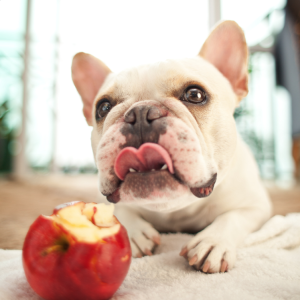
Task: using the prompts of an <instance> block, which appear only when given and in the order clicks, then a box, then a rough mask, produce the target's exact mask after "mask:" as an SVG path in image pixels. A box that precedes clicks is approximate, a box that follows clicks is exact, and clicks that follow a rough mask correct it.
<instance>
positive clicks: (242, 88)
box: [199, 21, 248, 100]
mask: <svg viewBox="0 0 300 300" xmlns="http://www.w3.org/2000/svg"><path fill="white" fill-rule="evenodd" d="M199 55H200V56H202V57H203V58H205V59H206V60H208V61H209V62H210V63H212V64H213V65H214V66H215V67H216V68H217V69H218V70H219V71H220V72H221V73H222V74H223V75H224V76H225V77H226V78H227V79H228V80H229V82H230V84H231V86H232V88H233V90H234V92H235V94H236V95H237V97H238V99H239V100H241V99H242V98H244V97H245V96H246V95H247V94H248V48H247V43H246V39H245V35H244V32H243V30H242V29H241V27H240V26H239V25H238V24H237V23H236V22H234V21H224V22H222V23H220V24H219V25H217V26H216V27H215V28H214V29H213V30H212V32H211V33H210V35H209V37H208V38H207V40H206V41H205V43H204V45H203V46H202V48H201V50H200V52H199Z"/></svg>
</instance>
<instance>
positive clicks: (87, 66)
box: [72, 52, 111, 125]
mask: <svg viewBox="0 0 300 300" xmlns="http://www.w3.org/2000/svg"><path fill="white" fill-rule="evenodd" d="M110 72H111V70H110V69H109V68H108V67H107V66H106V65H105V64H104V63H103V62H102V61H101V60H99V59H98V58H96V57H94V56H93V55H90V54H87V53H83V52H80V53H77V54H76V55H75V56H74V57H73V62H72V79H73V82H74V85H75V87H76V89H77V91H78V93H79V94H80V96H81V99H82V102H83V114H84V116H85V118H86V121H87V123H88V124H89V125H92V120H93V117H92V109H93V103H94V100H95V97H96V95H97V93H98V91H99V89H100V87H101V85H102V84H103V82H104V80H105V78H106V77H107V75H108V74H109V73H110Z"/></svg>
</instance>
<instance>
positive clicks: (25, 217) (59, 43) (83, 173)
mask: <svg viewBox="0 0 300 300" xmlns="http://www.w3.org/2000/svg"><path fill="white" fill-rule="evenodd" d="M227 19H229V20H235V21H236V22H237V23H238V24H239V25H240V26H241V27H242V28H243V30H244V31H245V34H246V39H247V43H248V45H249V50H250V59H249V74H250V87H249V88H250V92H249V95H248V96H247V98H245V99H244V100H243V101H242V103H241V105H240V107H239V108H238V109H237V110H236V112H235V119H236V123H237V127H238V130H239V132H240V134H241V135H242V137H243V138H244V140H245V141H246V142H247V143H248V145H249V146H250V147H251V149H252V151H253V153H254V155H255V158H256V160H257V162H258V165H259V169H260V174H261V177H262V178H263V180H264V182H265V185H266V187H267V188H268V190H269V193H270V195H271V198H272V201H273V203H274V214H286V213H288V212H294V211H300V188H299V180H300V98H299V97H300V96H299V95H300V1H299V0H264V1H261V0H242V1H241V0H185V1H175V0H152V1H138V0H127V1H122V0H115V1H114V0H112V1H104V0H85V1H83V0H81V1H80V0H39V1H38V0H0V248H5V249H20V248H21V247H22V243H23V239H24V235H25V234H26V232H27V230H28V226H29V225H30V224H31V223H32V222H33V220H34V219H35V218H36V217H37V216H38V215H39V214H41V213H44V214H49V213H51V211H52V208H53V207H54V206H55V205H57V204H59V203H63V202H67V201H71V200H76V199H79V200H85V201H97V199H100V198H99V197H100V195H99V193H98V191H97V170H96V168H95V164H94V161H93V155H92V150H91V146H90V132H91V128H90V127H88V125H87V124H86V122H85V119H84V117H83V114H82V103H81V100H80V97H79V95H78V94H77V91H76V89H75V87H74V86H73V83H72V80H71V72H70V68H71V61H72V57H73V56H74V54H76V53H77V52H81V51H83V52H88V53H91V54H93V55H95V56H97V57H99V58H100V59H101V60H102V61H103V62H104V63H105V64H107V65H108V66H109V68H110V69H111V70H113V71H115V72H118V71H121V70H122V69H124V68H128V67H132V66H135V65H140V64H145V63H151V62H156V61H159V60H164V59H167V58H180V57H189V56H194V55H196V54H197V53H198V52H199V50H200V48H201V45H202V44H203V42H204V40H205V39H206V37H207V35H208V33H209V31H210V29H211V28H212V27H213V26H214V25H215V24H216V23H217V22H218V21H219V20H227Z"/></svg>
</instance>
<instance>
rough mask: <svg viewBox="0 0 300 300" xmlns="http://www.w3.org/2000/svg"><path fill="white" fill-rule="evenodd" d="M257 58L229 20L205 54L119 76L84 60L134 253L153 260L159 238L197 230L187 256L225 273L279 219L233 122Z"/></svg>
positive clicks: (102, 155)
mask: <svg viewBox="0 0 300 300" xmlns="http://www.w3.org/2000/svg"><path fill="white" fill-rule="evenodd" d="M247 60H248V51H247V45H246V42H245V37H244V33H243V31H242V30H241V28H240V27H239V26H238V25H237V24H236V23H235V22H233V21H225V22H222V23H220V24H219V25H218V26H217V27H216V28H215V29H214V30H213V31H212V32H211V34H210V35H209V37H208V38H207V40H206V42H205V43H204V45H203V46H202V49H201V50H200V53H199V55H198V56H196V57H193V58H187V59H180V60H166V61H163V62H159V63H156V64H152V65H145V66H141V67H137V68H134V69H130V70H126V71H123V72H121V73H119V74H114V73H113V72H111V71H110V69H109V68H108V67H107V66H106V65H105V64H104V63H103V62H101V61H100V60H98V59H97V58H95V57H93V56H92V55H89V54H86V53H78V54H77V55H75V57H74V59H73V65H72V76H73V81H74V84H75V86H76V88H77V90H78V92H79V94H80V95H81V98H82V101H83V113H84V115H85V118H86V120H87V123H88V124H89V125H90V126H93V131H92V148H93V152H94V157H95V162H96V165H97V168H98V170H99V188H100V191H101V193H102V194H103V195H105V196H106V197H107V200H108V201H110V202H114V203H117V204H116V215H117V217H118V218H119V220H120V221H121V223H123V224H124V226H125V227H126V229H127V231H128V234H129V237H130V241H131V247H132V253H133V256H134V257H141V256H142V255H151V254H152V253H153V250H154V249H155V245H156V244H158V243H159V242H160V237H159V232H179V231H180V232H190V233H195V236H194V237H193V238H191V240H190V241H189V243H188V244H186V245H182V250H181V252H180V255H182V256H184V257H185V258H186V259H187V260H188V262H189V264H190V265H193V266H194V267H195V268H196V269H199V270H202V271H203V272H208V273H214V272H224V271H227V270H229V269H231V268H232V267H233V266H234V262H235V258H236V254H235V252H236V248H237V247H238V245H239V244H241V243H242V242H243V239H244V238H245V236H246V235H247V234H249V233H250V232H252V231H254V230H257V229H258V228H259V227H260V226H261V225H262V224H263V223H264V222H265V221H266V220H267V219H268V218H269V217H270V213H271V205H270V201H269V199H268V196H267V193H266V191H265V189H264V188H263V186H262V184H261V182H260V179H259V174H258V169H257V167H256V163H255V161H254V158H253V156H252V154H251V153H250V150H249V149H248V147H247V146H246V145H245V143H244V142H243V141H242V140H241V138H240V137H239V135H238V133H237V130H236V125H235V122H234V118H233V113H234V110H235V108H236V107H237V106H238V105H239V102H240V100H241V99H242V98H243V97H245V96H246V95H247V93H248V74H247Z"/></svg>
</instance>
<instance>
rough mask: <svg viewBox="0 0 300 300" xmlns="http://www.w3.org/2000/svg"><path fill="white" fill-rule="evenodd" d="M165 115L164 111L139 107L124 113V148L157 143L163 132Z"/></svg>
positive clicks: (149, 107)
mask: <svg viewBox="0 0 300 300" xmlns="http://www.w3.org/2000/svg"><path fill="white" fill-rule="evenodd" d="M166 115H167V112H166V111H165V110H164V109H161V108H158V107H155V106H149V105H148V106H147V105H140V106H135V107H133V108H132V109H130V110H129V111H127V112H126V114H125V116H124V121H125V124H124V127H123V129H122V133H123V134H124V135H125V136H126V140H127V143H126V146H132V147H135V148H139V146H140V145H142V144H144V143H157V142H158V138H159V135H160V134H162V133H164V132H165V129H166V122H164V121H163V117H165V116H166Z"/></svg>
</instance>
